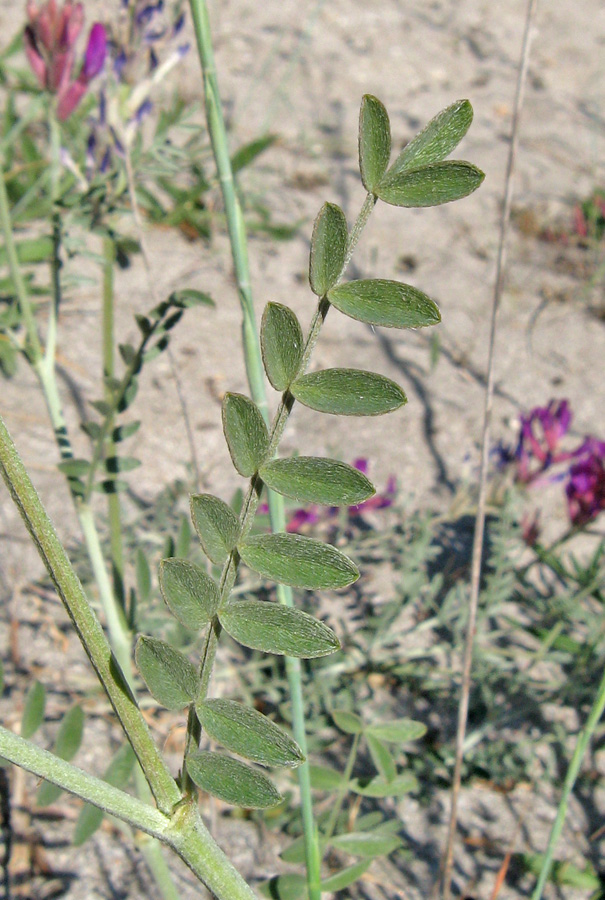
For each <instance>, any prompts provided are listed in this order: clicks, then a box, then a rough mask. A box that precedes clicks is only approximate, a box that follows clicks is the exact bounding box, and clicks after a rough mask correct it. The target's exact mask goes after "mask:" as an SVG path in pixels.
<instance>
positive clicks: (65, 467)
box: [57, 459, 90, 478]
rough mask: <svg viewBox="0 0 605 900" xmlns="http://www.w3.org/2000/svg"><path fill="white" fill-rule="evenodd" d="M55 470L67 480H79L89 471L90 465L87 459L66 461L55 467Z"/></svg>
mask: <svg viewBox="0 0 605 900" xmlns="http://www.w3.org/2000/svg"><path fill="white" fill-rule="evenodd" d="M57 469H58V470H59V471H60V472H63V474H64V475H67V477H68V478H80V477H81V476H82V475H86V473H87V472H88V470H89V469H90V463H89V461H88V460H87V459H66V460H64V462H60V463H59V464H58V465H57Z"/></svg>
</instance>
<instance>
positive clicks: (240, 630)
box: [219, 600, 340, 659]
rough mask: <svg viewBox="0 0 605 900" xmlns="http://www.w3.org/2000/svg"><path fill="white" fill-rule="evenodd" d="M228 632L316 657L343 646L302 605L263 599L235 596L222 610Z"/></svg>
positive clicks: (249, 642)
mask: <svg viewBox="0 0 605 900" xmlns="http://www.w3.org/2000/svg"><path fill="white" fill-rule="evenodd" d="M219 619H220V621H221V624H222V626H223V628H224V629H225V631H226V632H227V634H230V635H231V637H232V638H235V640H236V641H238V642H239V643H240V644H243V645H244V647H250V648H251V649H252V650H263V651H264V652H265V653H276V654H278V655H280V656H298V657H301V658H302V659H313V658H314V657H317V656H327V655H328V654H330V653H334V651H335V650H339V649H340V642H339V640H338V638H337V637H336V635H335V634H334V632H333V631H332V629H331V628H328V626H327V625H324V623H323V622H320V621H319V620H318V619H314V618H313V616H309V615H307V613H304V612H302V611H301V610H299V609H291V608H290V607H287V606H280V605H278V604H277V603H267V602H264V601H262V600H233V601H232V602H231V603H229V604H228V605H227V606H226V607H224V609H222V610H220V611H219Z"/></svg>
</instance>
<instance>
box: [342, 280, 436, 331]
mask: <svg viewBox="0 0 605 900" xmlns="http://www.w3.org/2000/svg"><path fill="white" fill-rule="evenodd" d="M328 300H329V301H330V303H331V304H332V306H334V307H336V309H338V310H340V312H342V313H344V314H345V315H346V316H351V318H352V319H359V321H360V322H366V323H367V324H368V325H382V326H384V327H386V328H424V327H426V326H427V325H438V324H439V322H440V321H441V314H440V312H439V309H438V307H437V304H436V303H435V302H434V301H433V300H431V298H430V297H427V295H426V294H423V293H422V291H419V290H418V288H414V287H412V286H411V285H409V284H400V283H399V282H398V281H385V280H384V279H382V278H375V279H372V280H369V281H348V282H347V283H346V284H340V285H338V286H337V287H335V288H333V289H332V290H331V291H329V292H328Z"/></svg>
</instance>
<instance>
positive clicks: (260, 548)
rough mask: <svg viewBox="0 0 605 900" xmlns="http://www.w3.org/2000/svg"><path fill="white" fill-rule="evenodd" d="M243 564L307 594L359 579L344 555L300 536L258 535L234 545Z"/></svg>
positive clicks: (355, 567) (353, 565) (345, 584)
mask: <svg viewBox="0 0 605 900" xmlns="http://www.w3.org/2000/svg"><path fill="white" fill-rule="evenodd" d="M238 552H239V555H240V556H241V558H242V559H243V561H244V562H245V563H246V565H248V566H250V568H251V569H254V570H255V571H256V572H259V573H260V574H261V575H264V576H265V577H266V578H271V579H272V580H273V581H277V582H278V583H280V584H289V585H292V587H300V588H306V589H307V590H309V591H314V590H320V589H325V588H340V587H346V586H347V585H348V584H352V583H353V582H354V581H356V580H357V579H358V578H359V570H358V569H357V566H355V564H354V563H352V562H351V560H350V559H348V558H347V557H346V556H345V555H344V553H341V552H340V550H337V549H336V548H335V547H331V546H330V545H329V544H324V543H323V542H322V541H316V540H314V539H313V538H308V537H303V536H302V535H300V534H258V535H254V536H253V537H250V538H248V540H247V541H246V543H244V544H240V545H239V546H238Z"/></svg>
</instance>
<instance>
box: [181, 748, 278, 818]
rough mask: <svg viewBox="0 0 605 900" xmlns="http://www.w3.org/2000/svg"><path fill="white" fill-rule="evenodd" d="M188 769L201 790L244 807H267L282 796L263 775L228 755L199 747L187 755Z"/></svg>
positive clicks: (275, 803)
mask: <svg viewBox="0 0 605 900" xmlns="http://www.w3.org/2000/svg"><path fill="white" fill-rule="evenodd" d="M187 771H188V773H189V775H190V776H191V778H192V779H193V781H194V782H195V783H196V784H197V786H198V787H200V788H201V789H202V790H203V791H206V792H207V793H209V794H212V795H213V796H214V797H218V798H219V799H220V800H224V801H225V802H226V803H231V804H233V805H234V806H242V807H244V808H245V809H266V808H267V807H270V806H277V804H278V803H281V801H282V799H283V798H282V796H281V794H280V793H279V792H278V791H277V789H276V788H275V786H274V784H273V783H272V782H271V781H269V779H268V778H267V776H266V775H264V774H263V773H262V772H259V771H258V770H257V769H252V768H251V767H250V766H247V765H245V763H242V762H240V761H239V760H237V759H232V758H231V757H230V756H223V755H222V754H220V753H212V752H211V751H209V750H199V751H197V752H195V753H190V754H189V755H188V756H187Z"/></svg>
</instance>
